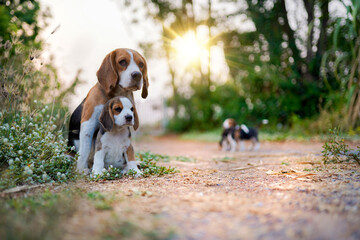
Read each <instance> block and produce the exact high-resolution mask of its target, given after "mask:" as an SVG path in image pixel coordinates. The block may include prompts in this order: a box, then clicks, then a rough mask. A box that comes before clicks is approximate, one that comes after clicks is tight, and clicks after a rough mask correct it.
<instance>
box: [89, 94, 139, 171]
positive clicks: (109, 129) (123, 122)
mask: <svg viewBox="0 0 360 240" xmlns="http://www.w3.org/2000/svg"><path fill="white" fill-rule="evenodd" d="M136 117H137V113H136V109H135V107H134V105H133V104H132V103H131V101H130V100H129V99H128V98H125V97H114V98H112V99H110V100H109V101H108V102H107V103H106V104H105V105H104V107H103V109H102V111H101V114H100V118H99V123H100V129H99V132H98V133H97V137H96V141H95V144H93V146H92V148H93V150H92V151H91V154H90V157H89V162H91V160H92V159H93V167H92V173H93V174H102V170H103V169H104V168H108V167H109V166H110V165H112V166H114V167H116V168H121V169H123V171H122V172H123V173H126V172H127V171H129V170H130V169H131V170H133V171H135V172H136V176H140V175H142V173H141V171H140V170H139V169H138V167H137V165H136V161H135V158H133V156H134V149H133V147H132V145H131V132H130V127H131V126H134V123H135V121H134V119H135V118H136ZM90 164H91V163H90Z"/></svg>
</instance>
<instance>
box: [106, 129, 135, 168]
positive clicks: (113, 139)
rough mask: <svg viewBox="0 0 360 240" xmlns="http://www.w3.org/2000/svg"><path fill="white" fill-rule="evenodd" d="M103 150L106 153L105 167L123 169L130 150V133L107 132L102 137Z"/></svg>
mask: <svg viewBox="0 0 360 240" xmlns="http://www.w3.org/2000/svg"><path fill="white" fill-rule="evenodd" d="M101 144H102V147H101V150H100V151H104V155H105V157H104V167H105V168H108V167H109V166H110V165H113V166H114V167H117V168H123V167H124V165H125V164H126V159H125V158H126V150H127V149H128V148H129V146H130V144H131V141H130V138H129V132H128V131H124V132H121V133H119V132H106V133H105V134H104V135H103V136H102V137H101Z"/></svg>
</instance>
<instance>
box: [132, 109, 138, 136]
mask: <svg viewBox="0 0 360 240" xmlns="http://www.w3.org/2000/svg"><path fill="white" fill-rule="evenodd" d="M132 105H133V107H134V126H133V127H134V130H136V129H138V128H139V116H138V114H137V111H136V107H135V104H134V103H132Z"/></svg>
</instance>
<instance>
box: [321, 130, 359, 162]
mask: <svg viewBox="0 0 360 240" xmlns="http://www.w3.org/2000/svg"><path fill="white" fill-rule="evenodd" d="M329 131H330V138H329V140H328V141H326V142H325V143H324V145H323V149H324V150H323V151H322V153H323V161H324V163H325V164H326V163H342V162H349V161H356V162H357V163H358V164H359V165H360V147H358V150H357V151H356V150H353V149H350V148H349V146H348V145H347V144H346V143H345V139H344V138H342V137H340V136H339V131H338V130H337V129H336V128H335V129H334V130H329Z"/></svg>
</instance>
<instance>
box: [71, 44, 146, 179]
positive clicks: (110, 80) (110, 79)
mask: <svg viewBox="0 0 360 240" xmlns="http://www.w3.org/2000/svg"><path fill="white" fill-rule="evenodd" d="M96 75H97V78H98V83H97V84H96V85H95V86H94V87H93V88H92V89H91V90H90V91H89V93H88V95H87V97H86V98H85V99H84V100H83V102H82V103H81V104H80V105H79V106H78V107H77V109H76V110H75V111H74V113H73V114H72V116H71V119H70V127H69V145H70V146H75V148H76V151H79V159H78V162H77V170H78V171H79V172H85V173H86V172H88V171H89V169H88V160H89V154H90V151H91V143H92V139H93V136H94V133H96V132H97V131H98V130H99V127H100V123H99V117H100V114H101V112H102V110H103V108H104V104H105V103H106V102H107V101H108V100H110V99H111V98H113V97H116V96H123V97H126V98H128V99H129V100H130V101H131V103H132V104H133V105H134V97H133V93H132V92H133V91H136V90H139V89H141V87H142V94H141V96H142V97H143V98H146V97H147V95H148V87H149V82H148V77H147V64H146V61H145V58H144V57H143V56H141V55H140V54H139V53H138V52H136V51H135V50H131V49H125V48H119V49H116V50H114V51H112V52H110V53H109V54H107V55H106V57H105V58H104V60H103V62H102V64H101V66H100V68H99V70H98V71H97V73H96ZM134 108H135V105H134ZM138 126H139V119H138V117H137V116H134V126H133V127H134V130H136V129H137V128H138ZM128 157H129V158H131V159H132V158H135V156H134V153H133V152H129V154H128Z"/></svg>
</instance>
